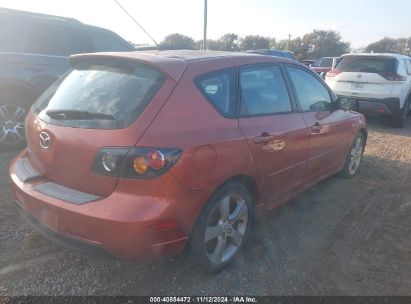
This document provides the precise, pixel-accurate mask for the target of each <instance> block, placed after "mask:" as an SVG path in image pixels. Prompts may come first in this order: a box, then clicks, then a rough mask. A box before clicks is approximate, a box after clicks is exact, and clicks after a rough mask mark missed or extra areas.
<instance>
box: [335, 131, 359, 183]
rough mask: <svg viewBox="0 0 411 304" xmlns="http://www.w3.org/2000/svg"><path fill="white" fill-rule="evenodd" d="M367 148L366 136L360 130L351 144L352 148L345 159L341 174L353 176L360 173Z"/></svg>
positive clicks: (347, 176)
mask: <svg viewBox="0 0 411 304" xmlns="http://www.w3.org/2000/svg"><path fill="white" fill-rule="evenodd" d="M364 149H365V136H364V134H363V133H361V132H359V133H358V134H357V135H356V136H355V138H354V140H353V143H352V145H351V149H350V151H349V152H348V155H347V157H346V159H345V163H344V167H343V169H342V170H341V172H340V175H341V176H342V177H344V178H351V177H353V176H355V175H357V174H358V171H359V170H360V166H361V161H362V157H363V154H364Z"/></svg>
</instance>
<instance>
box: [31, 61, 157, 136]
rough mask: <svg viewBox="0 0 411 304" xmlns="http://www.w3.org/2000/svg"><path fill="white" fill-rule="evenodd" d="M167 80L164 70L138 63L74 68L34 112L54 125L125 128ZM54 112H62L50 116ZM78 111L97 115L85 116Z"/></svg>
mask: <svg viewBox="0 0 411 304" xmlns="http://www.w3.org/2000/svg"><path fill="white" fill-rule="evenodd" d="M163 81H164V76H163V75H162V74H161V73H160V72H158V71H157V70H155V69H154V68H151V67H149V66H146V65H138V66H137V67H136V68H135V69H133V70H132V71H130V70H122V69H118V68H113V67H106V66H89V67H85V68H84V69H83V68H82V69H74V70H73V71H71V72H70V73H69V74H68V75H66V76H65V77H64V78H62V79H60V80H58V81H57V82H56V83H55V84H54V85H53V86H52V87H50V88H49V89H48V90H47V91H46V92H45V93H43V95H42V96H40V98H39V99H38V100H37V102H36V103H35V104H34V106H33V111H34V112H35V113H37V114H38V116H39V118H40V119H42V120H44V121H46V122H48V123H50V124H56V125H62V126H70V127H78V128H91V129H119V128H125V127H128V126H129V125H130V124H131V123H133V122H134V121H135V120H136V119H137V118H138V116H140V115H141V113H142V112H143V111H144V109H145V108H146V107H147V105H148V104H149V102H150V101H151V100H152V98H153V97H154V96H155V94H156V93H157V92H158V90H159V89H160V87H161V85H162V83H163ZM51 112H54V113H56V112H61V113H62V115H61V117H56V116H55V115H51V116H50V113H51ZM77 112H80V114H81V113H83V114H84V112H88V113H92V114H95V115H93V116H90V117H86V118H84V117H82V116H81V115H79V113H77ZM48 113H49V114H48ZM83 114H82V115H83Z"/></svg>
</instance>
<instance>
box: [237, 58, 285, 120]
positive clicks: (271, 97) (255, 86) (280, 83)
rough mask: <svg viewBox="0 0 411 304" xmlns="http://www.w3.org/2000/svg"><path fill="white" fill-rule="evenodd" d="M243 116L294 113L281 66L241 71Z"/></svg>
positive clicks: (241, 113)
mask: <svg viewBox="0 0 411 304" xmlns="http://www.w3.org/2000/svg"><path fill="white" fill-rule="evenodd" d="M240 88H241V90H240V91H241V107H240V115H241V116H243V117H244V116H259V115H270V114H277V113H287V112H291V111H292V106H291V100H290V97H289V95H288V91H287V87H286V84H285V81H284V78H283V75H282V73H281V69H280V67H279V66H267V67H252V68H243V69H241V71H240Z"/></svg>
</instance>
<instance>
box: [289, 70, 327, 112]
mask: <svg viewBox="0 0 411 304" xmlns="http://www.w3.org/2000/svg"><path fill="white" fill-rule="evenodd" d="M287 70H288V73H289V74H290V78H291V82H292V84H293V86H294V90H295V93H296V94H297V98H298V101H299V102H300V106H301V110H302V111H304V112H318V111H327V110H331V109H332V108H333V106H332V99H331V96H330V92H329V91H328V90H327V89H326V88H325V86H324V85H323V84H322V83H321V81H320V80H319V79H318V78H317V77H315V76H314V75H312V74H311V73H310V72H307V71H304V70H303V69H300V68H294V67H291V66H288V67H287Z"/></svg>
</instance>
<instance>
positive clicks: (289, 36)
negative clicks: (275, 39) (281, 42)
mask: <svg viewBox="0 0 411 304" xmlns="http://www.w3.org/2000/svg"><path fill="white" fill-rule="evenodd" d="M290 46H291V34H288V50H290Z"/></svg>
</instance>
